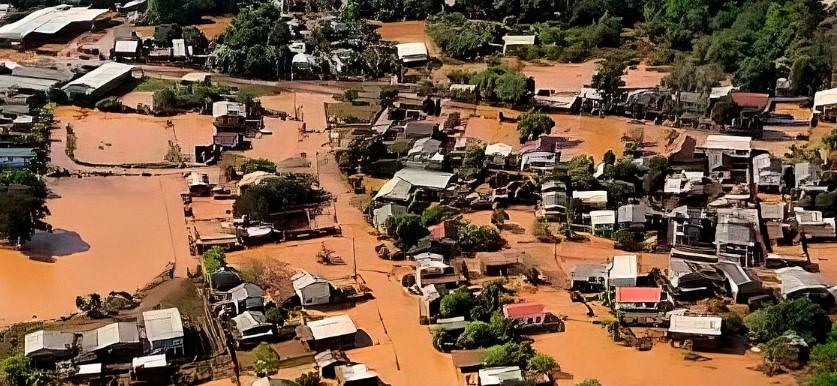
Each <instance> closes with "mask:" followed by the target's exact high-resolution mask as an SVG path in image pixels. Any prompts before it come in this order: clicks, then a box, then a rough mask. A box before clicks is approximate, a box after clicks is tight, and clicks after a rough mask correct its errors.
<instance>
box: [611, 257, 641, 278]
mask: <svg viewBox="0 0 837 386" xmlns="http://www.w3.org/2000/svg"><path fill="white" fill-rule="evenodd" d="M608 268H609V271H610V272H609V274H608V275H609V276H610V279H611V280H612V279H636V277H637V276H639V260H638V259H637V257H636V255H622V256H613V261H611V262H610V264H608Z"/></svg>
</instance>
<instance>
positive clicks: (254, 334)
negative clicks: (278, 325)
mask: <svg viewBox="0 0 837 386" xmlns="http://www.w3.org/2000/svg"><path fill="white" fill-rule="evenodd" d="M232 322H233V325H234V326H235V328H234V332H233V336H234V337H235V340H236V343H237V344H238V345H239V346H240V345H242V344H247V343H251V342H252V343H258V342H259V341H261V340H263V339H265V338H269V337H272V336H274V335H275V332H274V326H273V323H269V322H268V321H267V318H266V317H265V315H264V314H263V313H262V312H260V311H244V312H243V313H241V314H240V315H237V316H235V317H234V318H232Z"/></svg>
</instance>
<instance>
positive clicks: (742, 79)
mask: <svg viewBox="0 0 837 386" xmlns="http://www.w3.org/2000/svg"><path fill="white" fill-rule="evenodd" d="M776 78H778V76H777V74H776V66H775V65H774V64H773V62H772V61H771V60H770V59H768V58H765V57H751V58H746V59H744V60H743V61H742V62H741V64H740V66H739V68H738V71H736V72H735V77H734V78H733V83H735V84H736V85H738V86H740V87H741V88H742V89H744V90H749V91H756V92H766V91H769V90H772V89H773V88H774V85H775V84H776Z"/></svg>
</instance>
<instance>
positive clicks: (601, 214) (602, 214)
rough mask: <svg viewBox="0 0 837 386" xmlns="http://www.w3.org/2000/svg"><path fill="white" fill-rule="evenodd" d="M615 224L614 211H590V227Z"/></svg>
mask: <svg viewBox="0 0 837 386" xmlns="http://www.w3.org/2000/svg"><path fill="white" fill-rule="evenodd" d="M615 223H616V211H613V210H591V211H590V225H592V226H596V225H606V224H610V225H613V224H615Z"/></svg>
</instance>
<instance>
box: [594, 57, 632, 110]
mask: <svg viewBox="0 0 837 386" xmlns="http://www.w3.org/2000/svg"><path fill="white" fill-rule="evenodd" d="M625 67H626V64H625V62H624V61H622V60H620V59H617V58H608V59H606V60H605V61H604V62H603V63H599V64H598V65H597V70H596V74H595V75H593V83H592V86H593V87H594V88H595V89H597V90H599V91H600V92H601V93H603V94H604V95H605V98H607V99H609V100H615V99H617V98H618V95H619V93H620V89H621V88H622V87H623V86H625V81H623V80H622V75H623V74H624V73H625Z"/></svg>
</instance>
